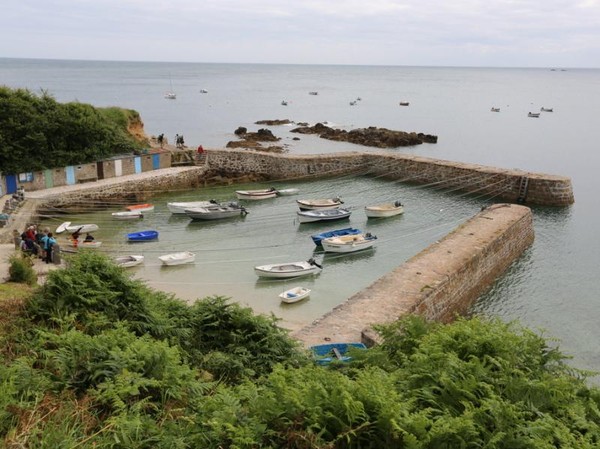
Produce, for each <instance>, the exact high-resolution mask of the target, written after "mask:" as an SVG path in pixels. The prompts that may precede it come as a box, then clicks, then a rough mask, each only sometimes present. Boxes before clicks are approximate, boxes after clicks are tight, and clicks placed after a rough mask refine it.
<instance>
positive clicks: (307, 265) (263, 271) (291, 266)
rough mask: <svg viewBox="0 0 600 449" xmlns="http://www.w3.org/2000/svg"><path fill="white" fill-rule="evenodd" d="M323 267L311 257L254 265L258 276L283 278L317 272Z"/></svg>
mask: <svg viewBox="0 0 600 449" xmlns="http://www.w3.org/2000/svg"><path fill="white" fill-rule="evenodd" d="M322 269H323V267H322V266H321V265H319V264H318V263H317V262H316V261H315V260H314V259H312V258H311V259H308V260H307V261H302V262H287V263H274V264H270V265H259V266H256V267H254V272H255V273H256V275H257V276H258V277H263V278H279V279H283V278H293V277H299V276H307V275H310V274H316V273H319V272H320V271H321V270H322Z"/></svg>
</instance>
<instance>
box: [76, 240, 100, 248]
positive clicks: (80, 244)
mask: <svg viewBox="0 0 600 449" xmlns="http://www.w3.org/2000/svg"><path fill="white" fill-rule="evenodd" d="M69 246H72V247H73V248H90V249H96V248H100V247H101V246H102V242H99V241H97V240H92V241H91V242H86V241H85V240H74V239H69Z"/></svg>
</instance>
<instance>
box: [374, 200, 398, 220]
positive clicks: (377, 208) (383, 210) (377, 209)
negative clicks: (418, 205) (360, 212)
mask: <svg viewBox="0 0 600 449" xmlns="http://www.w3.org/2000/svg"><path fill="white" fill-rule="evenodd" d="M402 213H404V206H402V203H401V202H400V201H395V202H393V203H384V204H376V205H373V206H366V207H365V214H366V215H367V218H385V217H393V216H395V215H400V214H402Z"/></svg>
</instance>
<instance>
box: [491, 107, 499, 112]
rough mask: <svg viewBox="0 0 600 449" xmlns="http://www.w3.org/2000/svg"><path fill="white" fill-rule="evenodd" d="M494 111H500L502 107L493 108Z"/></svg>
mask: <svg viewBox="0 0 600 449" xmlns="http://www.w3.org/2000/svg"><path fill="white" fill-rule="evenodd" d="M492 112H500V108H492Z"/></svg>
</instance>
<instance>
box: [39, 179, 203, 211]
mask: <svg viewBox="0 0 600 449" xmlns="http://www.w3.org/2000/svg"><path fill="white" fill-rule="evenodd" d="M206 172H207V170H206V168H204V167H186V168H185V170H174V169H165V170H155V171H153V172H148V173H147V174H146V173H144V174H142V175H134V176H131V177H129V178H128V179H119V178H111V179H110V180H103V181H98V182H95V183H90V184H83V185H81V184H80V185H77V186H71V187H73V188H72V189H69V188H68V187H62V188H60V187H59V188H57V189H48V190H44V191H37V192H31V193H28V194H27V197H28V198H29V199H31V200H33V201H37V203H38V204H39V206H38V213H40V214H44V213H50V214H52V213H54V212H57V211H62V212H70V213H71V212H78V211H81V212H85V211H89V210H90V209H93V208H97V209H100V210H102V209H105V208H106V207H108V206H111V205H113V204H114V205H119V206H122V205H123V204H135V203H140V202H144V201H148V200H149V199H150V198H152V197H153V196H154V195H156V194H157V193H161V192H169V191H177V190H185V189H191V188H194V187H198V186H201V185H204V183H205V181H204V180H205V178H206V176H205V175H206Z"/></svg>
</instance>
